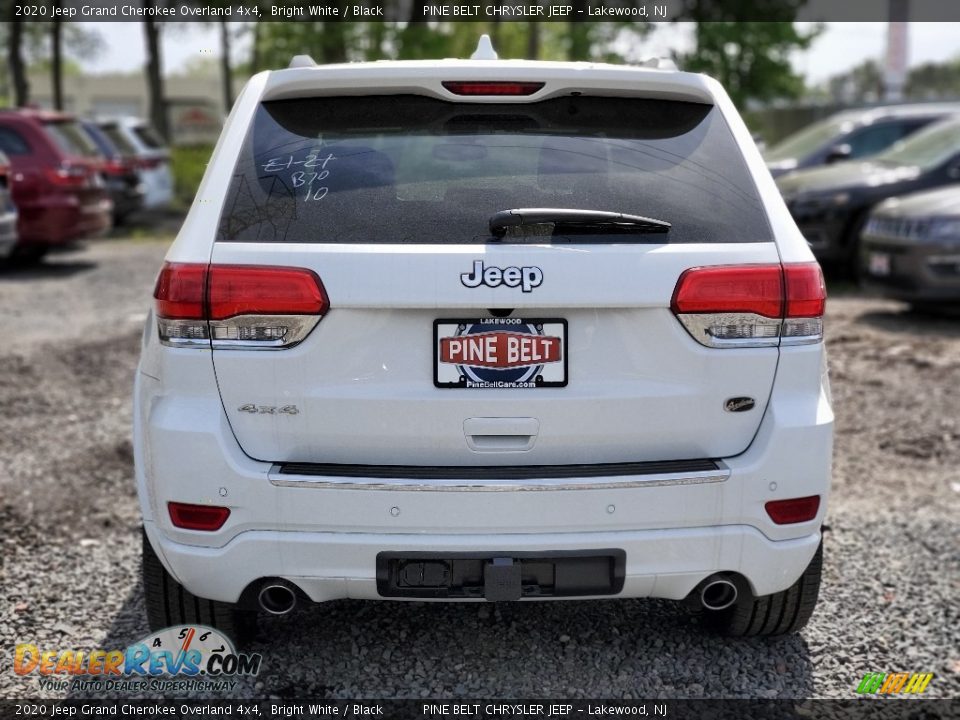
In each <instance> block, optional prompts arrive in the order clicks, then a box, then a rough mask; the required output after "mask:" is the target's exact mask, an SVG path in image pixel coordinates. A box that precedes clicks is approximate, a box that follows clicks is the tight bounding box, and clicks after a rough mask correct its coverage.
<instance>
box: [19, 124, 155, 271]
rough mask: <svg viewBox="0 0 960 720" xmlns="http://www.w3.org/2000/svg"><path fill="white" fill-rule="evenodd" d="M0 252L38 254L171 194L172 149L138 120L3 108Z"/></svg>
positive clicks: (102, 228)
mask: <svg viewBox="0 0 960 720" xmlns="http://www.w3.org/2000/svg"><path fill="white" fill-rule="evenodd" d="M0 158H2V159H0V167H2V168H3V169H2V170H0V184H2V188H0V258H6V257H10V256H16V257H19V258H25V259H38V258H40V257H42V256H43V255H44V254H46V253H47V251H49V250H50V249H51V248H53V247H57V246H61V245H64V244H67V243H70V242H72V241H74V240H79V239H83V238H90V237H96V236H99V235H102V234H104V233H105V232H107V230H109V228H110V227H111V225H112V224H116V223H122V222H123V221H124V220H125V219H126V218H127V217H128V216H129V215H131V214H132V213H134V212H136V211H138V210H141V209H145V208H157V207H162V206H165V205H167V204H168V203H169V202H170V200H171V199H172V197H173V181H172V173H171V171H170V164H169V154H168V153H167V151H166V149H165V148H163V146H162V144H161V143H159V142H158V141H157V139H156V136H155V135H154V134H153V132H152V130H151V129H150V128H149V126H148V125H147V124H146V123H144V122H143V121H142V120H138V119H136V118H121V119H99V120H80V119H77V118H75V117H73V116H72V115H68V114H65V113H59V112H51V111H46V110H34V109H17V110H0Z"/></svg>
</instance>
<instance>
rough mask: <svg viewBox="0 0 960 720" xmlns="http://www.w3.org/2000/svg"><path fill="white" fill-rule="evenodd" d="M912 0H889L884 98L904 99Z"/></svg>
mask: <svg viewBox="0 0 960 720" xmlns="http://www.w3.org/2000/svg"><path fill="white" fill-rule="evenodd" d="M909 15H910V0H889V5H888V17H887V20H888V22H887V57H886V60H885V62H884V66H883V89H884V93H883V94H884V100H886V101H887V102H899V101H900V100H903V86H904V84H905V83H906V80H907V50H908V47H907V46H908V40H909V33H910V23H908V22H907V18H908V17H909Z"/></svg>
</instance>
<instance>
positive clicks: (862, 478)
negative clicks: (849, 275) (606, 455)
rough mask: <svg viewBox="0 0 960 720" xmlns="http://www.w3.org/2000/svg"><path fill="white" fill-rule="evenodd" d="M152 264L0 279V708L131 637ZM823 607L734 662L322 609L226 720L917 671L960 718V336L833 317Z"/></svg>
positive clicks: (96, 249) (849, 685) (714, 641)
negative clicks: (267, 702)
mask: <svg viewBox="0 0 960 720" xmlns="http://www.w3.org/2000/svg"><path fill="white" fill-rule="evenodd" d="M164 251H165V245H164V244H162V243H158V242H144V241H140V242H122V241H109V242H99V243H94V244H92V245H90V246H89V247H87V248H85V249H81V250H77V251H74V252H70V253H64V254H60V255H57V256H54V257H53V258H51V259H49V260H48V261H47V262H46V263H45V264H44V265H43V266H42V267H40V268H38V269H34V270H29V271H25V270H9V269H8V270H2V271H0V313H2V315H0V329H2V337H3V340H4V342H3V345H2V348H0V367H2V369H3V370H2V372H0V542H2V563H3V564H2V569H0V587H2V595H3V602H2V603H0V641H2V646H3V654H2V656H0V657H2V660H0V697H7V698H16V697H21V698H22V697H27V696H33V697H38V696H40V697H42V696H47V697H58V696H61V695H63V693H62V692H55V691H47V692H40V691H39V690H38V685H37V680H36V676H31V677H29V678H22V677H18V676H16V675H15V674H14V673H13V672H12V670H11V664H12V655H13V646H14V645H15V644H16V643H19V642H33V643H35V644H37V645H39V646H41V647H46V648H62V649H95V648H105V649H110V648H122V647H126V645H127V644H128V643H130V642H133V641H134V640H136V639H138V638H140V637H141V636H143V635H144V634H145V633H146V630H147V628H146V622H145V618H144V613H143V606H142V593H141V589H140V585H139V580H138V560H139V534H138V512H137V506H136V498H135V495H134V491H133V484H132V480H131V478H132V467H131V448H130V440H129V434H130V430H129V428H130V420H131V418H130V392H131V387H132V378H133V372H134V367H135V363H136V359H137V352H138V343H139V336H140V332H141V325H142V321H143V317H144V310H145V308H146V307H147V306H148V303H149V296H150V291H151V289H152V281H153V277H154V274H155V272H156V270H157V268H158V266H159V263H160V260H161V257H162V255H163V253H164ZM828 336H829V342H830V352H831V366H832V376H833V390H834V400H835V404H836V410H837V436H836V469H835V477H834V494H833V496H832V499H831V505H830V512H829V517H828V524H829V532H828V533H827V535H826V541H825V548H826V556H825V577H824V588H823V590H822V592H821V601H820V604H819V606H818V609H817V612H816V614H815V615H814V618H813V620H812V622H811V624H810V626H808V627H807V628H806V629H805V630H804V631H803V632H802V633H801V634H800V635H798V636H795V637H785V638H773V639H751V640H742V641H731V640H725V639H720V638H716V637H712V636H709V635H706V634H704V633H703V632H702V631H701V630H700V629H699V627H698V626H697V625H695V624H693V622H692V620H691V618H690V617H689V616H688V615H687V614H686V612H685V611H684V610H682V609H681V608H680V607H679V606H678V605H676V604H673V603H668V602H661V601H633V600H631V601H618V602H613V601H611V602H594V601H589V602H587V601H580V602H563V603H538V604H522V603H518V604H506V605H492V604H489V605H488V604H469V605H464V604H422V603H385V602H384V603H378V602H367V603H352V602H336V603H330V604H327V605H324V606H318V607H313V608H309V609H305V610H303V611H300V612H297V613H294V614H293V615H291V616H288V617H285V618H279V619H269V620H265V621H264V622H262V623H261V628H262V629H261V636H260V638H259V639H258V642H257V643H256V645H255V646H254V648H252V649H253V650H254V651H256V652H260V653H262V654H263V656H264V660H263V666H262V667H263V670H262V672H261V674H260V676H259V677H258V678H257V679H256V680H250V681H248V682H241V683H240V684H238V686H237V687H236V688H235V690H234V691H233V693H232V695H233V696H235V697H257V696H263V695H273V696H277V697H291V696H299V697H304V696H307V695H312V696H320V695H323V694H326V695H329V696H331V697H369V698H376V697H395V698H411V697H413V698H415V697H427V696H429V697H436V698H440V697H461V698H465V697H481V696H486V697H545V696H555V697H558V696H568V697H604V696H605V697H625V698H626V697H662V698H673V697H757V698H793V697H811V696H813V697H837V698H849V697H852V696H853V695H854V688H855V687H856V685H857V683H858V682H859V680H860V678H862V676H863V674H864V673H866V672H892V671H926V672H934V673H935V674H936V676H935V677H934V679H933V681H932V682H931V684H930V686H929V688H928V690H927V692H926V694H927V695H928V696H931V697H960V603H958V600H957V598H958V596H960V528H958V517H960V513H958V509H960V412H958V408H960V321H958V320H948V319H937V318H930V317H925V316H918V315H912V314H909V313H906V312H905V310H904V308H903V306H901V305H898V304H896V303H891V302H887V301H882V300H876V299H869V298H866V299H865V298H861V297H858V296H855V295H853V294H847V295H842V294H836V295H835V296H834V297H833V298H832V299H831V300H830V303H829V308H828Z"/></svg>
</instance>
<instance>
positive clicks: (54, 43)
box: [50, 0, 63, 110]
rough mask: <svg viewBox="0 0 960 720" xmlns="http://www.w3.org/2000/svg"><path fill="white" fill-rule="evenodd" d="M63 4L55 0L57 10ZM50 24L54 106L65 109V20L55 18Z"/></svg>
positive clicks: (51, 76)
mask: <svg viewBox="0 0 960 720" xmlns="http://www.w3.org/2000/svg"><path fill="white" fill-rule="evenodd" d="M62 5H63V0H53V9H54V11H55V12H56V11H57V10H59V9H60V8H61V7H62ZM50 26H51V27H50V49H51V63H50V81H51V83H52V84H53V107H54V108H56V109H57V110H63V21H62V20H53V21H52V22H51V23H50Z"/></svg>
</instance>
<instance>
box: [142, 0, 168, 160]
mask: <svg viewBox="0 0 960 720" xmlns="http://www.w3.org/2000/svg"><path fill="white" fill-rule="evenodd" d="M143 5H144V8H145V9H148V10H149V8H152V7H155V2H154V0H144V1H143ZM146 18H147V19H146V20H144V21H143V38H144V44H145V45H146V48H147V66H146V75H147V96H148V98H149V105H150V124H151V125H153V127H154V128H155V129H156V131H157V132H158V133H160V136H161V137H162V138H163V139H164V140H166V141H167V142H169V141H170V129H169V126H168V124H167V101H166V94H165V93H164V87H163V57H162V54H161V50H160V25H159V24H158V23H157V21H156V20H154V19H153V18H152V17H151V16H150V15H147V16H146Z"/></svg>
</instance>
